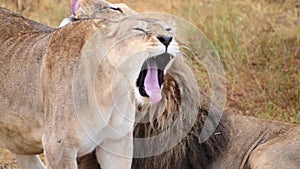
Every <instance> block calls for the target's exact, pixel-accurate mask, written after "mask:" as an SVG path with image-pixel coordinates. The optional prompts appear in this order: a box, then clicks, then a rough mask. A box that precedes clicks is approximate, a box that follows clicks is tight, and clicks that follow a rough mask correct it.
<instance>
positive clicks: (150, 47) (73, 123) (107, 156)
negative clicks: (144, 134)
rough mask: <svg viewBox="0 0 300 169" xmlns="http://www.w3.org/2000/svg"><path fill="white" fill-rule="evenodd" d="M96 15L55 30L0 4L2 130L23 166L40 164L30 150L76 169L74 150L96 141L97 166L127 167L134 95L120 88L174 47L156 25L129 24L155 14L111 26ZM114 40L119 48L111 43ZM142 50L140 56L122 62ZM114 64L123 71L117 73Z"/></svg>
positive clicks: (84, 151) (131, 83) (87, 149)
mask: <svg viewBox="0 0 300 169" xmlns="http://www.w3.org/2000/svg"><path fill="white" fill-rule="evenodd" d="M97 21H99V20H86V21H82V22H76V23H72V24H69V25H68V26H66V27H64V28H62V29H53V28H49V27H47V26H43V25H41V24H38V23H35V22H33V21H30V20H28V19H25V18H23V17H21V16H18V15H16V14H14V13H12V12H10V11H8V10H5V9H3V8H0V26H1V27H0V31H1V35H0V37H1V38H0V43H1V44H3V45H1V47H0V49H1V53H0V57H1V58H0V64H1V68H0V71H1V72H0V77H1V79H3V80H2V81H1V83H0V87H1V92H0V98H1V101H0V116H1V119H0V136H1V139H2V140H4V142H5V144H6V145H7V147H8V149H9V150H11V151H12V152H13V153H15V155H16V159H17V161H18V162H19V163H20V165H21V166H22V168H44V165H43V164H42V163H41V162H40V160H39V159H38V158H37V156H30V155H35V154H39V153H42V152H43V151H44V153H45V158H46V163H47V168H48V169H50V168H77V163H76V157H77V156H82V155H85V154H87V153H89V152H90V151H92V150H94V149H95V148H96V151H97V155H98V161H99V162H100V163H101V166H102V167H103V168H130V166H131V161H132V160H131V157H132V153H133V147H132V146H133V144H132V132H133V122H134V116H135V115H134V114H135V110H134V109H133V107H134V106H132V105H134V104H133V103H134V100H135V98H134V97H130V99H128V97H126V95H125V94H127V93H128V92H129V93H134V91H136V90H135V88H136V87H139V86H136V82H135V81H134V80H136V79H137V77H135V76H137V75H138V74H137V72H139V71H141V67H142V65H143V62H144V61H145V60H146V59H147V58H148V57H151V56H156V55H159V54H161V53H164V52H169V51H170V52H174V51H177V50H178V49H177V47H176V42H175V41H174V40H173V41H169V42H170V43H169V44H168V45H169V46H166V45H164V44H162V43H161V41H160V40H159V39H158V38H157V37H158V33H159V34H163V33H166V32H167V31H164V27H163V26H162V25H161V24H155V26H154V27H151V28H153V29H149V30H151V31H152V33H151V35H152V36H148V35H146V34H144V33H143V32H141V31H138V32H137V31H133V28H135V27H136V26H138V25H139V24H138V23H142V25H144V26H147V25H148V24H149V26H150V25H151V22H152V21H153V20H152V21H144V20H143V19H140V18H134V19H128V20H124V21H122V22H121V23H120V24H121V25H122V26H120V25H118V24H113V25H110V26H111V27H110V28H109V29H105V28H106V26H108V24H106V25H105V24H104V23H105V22H97ZM153 22H155V21H153ZM120 27H122V29H120ZM124 27H127V28H126V29H123V28H124ZM101 28H103V29H105V30H104V32H102V31H98V30H99V29H101ZM97 31H98V32H97ZM141 33H143V34H141ZM137 35H138V36H137ZM127 38H128V39H127ZM124 39H126V40H127V41H124ZM88 40H89V42H88ZM91 41H92V42H91ZM118 41H120V42H118ZM103 42H105V43H103ZM117 42H118V45H119V46H124V47H119V46H118V45H116V46H117V47H115V48H112V49H110V48H111V47H112V44H116V43H117ZM133 46H134V47H135V48H134V50H132V49H131V48H132V47H133ZM109 49H110V50H109ZM173 49H174V50H173ZM140 50H141V51H142V52H143V54H144V55H141V56H140V55H138V56H139V57H138V59H139V62H136V64H132V65H131V66H130V67H129V69H128V67H125V68H124V67H122V65H120V62H121V63H122V61H126V59H129V58H130V57H131V56H135V55H134V54H135V53H137V52H140ZM101 52H103V53H101ZM106 52H108V53H106ZM152 54H153V55H152ZM172 54H173V53H172ZM174 54H175V55H176V52H175V53H174ZM135 57H136V56H135ZM162 57H163V56H162ZM168 59H169V57H168ZM100 61H102V62H103V63H101V64H100ZM98 64H99V67H98ZM93 66H94V67H93ZM125 66H127V65H126V64H125ZM92 67H93V69H92ZM117 68H118V69H125V70H124V72H121V73H122V74H120V75H119V74H118V71H120V70H118V69H117ZM93 70H96V71H95V72H92V71H93ZM74 72H75V73H74ZM76 73H77V74H76ZM93 73H94V74H93ZM74 74H75V75H77V77H74ZM95 75H96V76H95ZM95 77H96V78H95ZM76 78H77V79H76ZM81 78H83V79H81ZM126 78H128V79H126ZM74 79H75V80H74ZM120 82H122V83H120ZM145 83H146V82H145ZM128 86H129V88H128ZM128 90H129V91H128ZM93 91H94V92H93ZM124 92H125V93H124ZM136 95H139V93H135V95H134V96H136ZM113 96H114V97H115V98H113ZM141 97H142V96H141ZM93 98H96V100H95V102H96V104H94V102H93V103H90V101H91V100H92V99H93ZM146 100H147V98H146ZM114 102H115V103H118V107H116V105H114V104H115V103H114ZM76 104H77V105H76ZM95 105H99V107H100V108H98V107H96V106H95ZM100 146H101V147H100ZM104 149H105V150H104ZM124 157H126V158H124Z"/></svg>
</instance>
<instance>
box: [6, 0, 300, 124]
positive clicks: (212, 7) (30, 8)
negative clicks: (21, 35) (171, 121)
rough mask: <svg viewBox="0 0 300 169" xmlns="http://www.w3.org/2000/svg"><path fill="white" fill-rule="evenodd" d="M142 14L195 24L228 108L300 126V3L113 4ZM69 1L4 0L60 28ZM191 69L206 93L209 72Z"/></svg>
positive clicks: (146, 0)
mask: <svg viewBox="0 0 300 169" xmlns="http://www.w3.org/2000/svg"><path fill="white" fill-rule="evenodd" d="M111 2H113V3H120V2H123V3H127V4H128V5H129V6H130V7H131V8H133V9H135V10H137V11H139V12H144V11H151V12H152V11H155V12H166V13H171V14H174V15H177V16H180V17H183V18H185V19H186V20H188V21H190V22H192V23H193V24H195V25H196V26H197V27H198V28H199V29H200V30H201V31H203V32H204V33H205V34H206V35H207V36H208V38H209V39H210V40H211V41H212V43H213V44H214V46H215V48H216V49H217V50H218V52H219V54H220V57H221V60H222V63H223V65H224V66H225V71H226V79H227V105H226V109H227V110H230V111H231V112H234V113H239V114H244V115H251V116H256V117H260V118H267V119H275V120H280V121H285V122H292V123H298V124H300V96H299V95H300V91H299V89H300V73H299V70H300V1H299V0H166V1H160V0H139V1H136V0H124V1H120V0H111ZM69 3H70V1H69V0H0V6H1V7H5V8H8V9H11V10H13V11H16V12H18V13H20V14H22V15H24V16H26V17H28V18H30V19H33V20H35V21H38V22H41V23H44V24H46V25H50V26H53V27H57V25H59V23H60V21H61V20H62V19H63V18H65V17H66V16H69V15H70V13H71V12H70V8H69ZM191 66H192V67H193V69H194V71H195V72H196V73H197V78H198V81H199V83H200V86H202V87H203V88H204V89H207V88H208V86H209V79H208V77H207V75H206V73H205V72H206V71H205V68H203V67H202V66H201V65H199V64H198V63H196V62H191Z"/></svg>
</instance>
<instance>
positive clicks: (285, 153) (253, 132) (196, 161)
mask: <svg viewBox="0 0 300 169" xmlns="http://www.w3.org/2000/svg"><path fill="white" fill-rule="evenodd" d="M193 78H194V77H193V75H192V74H191V72H190V69H189V67H188V66H187V65H186V64H185V63H184V62H182V61H179V60H175V61H174V63H173V65H172V66H171V67H170V69H169V71H168V73H167V75H166V79H165V86H164V89H163V92H164V96H165V99H166V104H159V105H157V106H152V107H151V108H146V109H145V110H144V111H145V112H137V114H139V113H141V114H147V113H148V114H153V113H158V114H160V115H159V118H158V119H156V120H155V121H152V122H150V123H138V124H136V126H135V129H134V136H135V137H142V138H147V137H151V136H154V135H157V134H158V133H161V132H162V131H163V130H164V129H166V128H167V127H168V125H169V123H171V122H172V121H173V120H174V119H176V117H178V116H179V114H183V116H184V114H186V113H191V111H196V112H197V113H198V117H197V119H196V122H195V123H194V124H193V127H192V129H191V130H190V131H189V133H188V134H187V135H186V136H185V137H184V138H183V139H182V140H181V141H180V142H179V143H178V144H177V145H176V146H175V147H173V148H172V149H170V150H168V151H166V152H164V153H162V154H160V155H156V156H153V157H147V158H135V159H134V160H133V166H132V168H134V169H166V168H168V169H176V168H177V169H186V168H190V169H192V168H195V169H196V168H197V169H198V168H199V169H208V168H212V169H223V168H224V169H247V168H251V169H276V168H280V169H298V168H299V166H300V127H299V126H297V125H293V124H288V123H281V122H275V121H267V120H261V119H257V118H253V117H246V116H241V115H235V114H229V113H226V112H224V113H223V116H222V118H221V120H220V123H219V124H218V127H217V129H216V130H215V132H214V134H213V135H212V136H211V137H210V138H209V139H208V140H207V141H205V142H204V143H200V141H199V137H200V133H201V132H205V131H202V126H203V124H204V121H205V120H209V121H210V123H217V122H218V121H216V120H214V119H213V118H212V119H207V117H208V116H207V115H208V113H212V114H217V113H220V111H222V110H220V109H219V108H217V106H215V105H214V104H213V103H211V101H210V99H209V98H208V97H207V96H206V95H205V93H203V92H201V91H200V97H198V98H196V97H197V96H195V95H194V93H197V90H198V87H197V86H196V85H197V84H195V83H190V81H192V79H193ZM179 86H181V87H180V88H179ZM195 100H198V102H197V103H195ZM193 104H197V105H196V107H195V105H193ZM170 112H172V114H170ZM147 117H149V116H147ZM209 117H214V116H209ZM189 120H191V121H193V119H189ZM186 123H188V121H186ZM179 130H180V129H179ZM170 139H172V138H171V137H170ZM161 142H166V143H167V142H168V141H167V140H161ZM140 146H146V145H134V150H135V152H136V153H137V152H138V151H139V149H140V148H141V147H140ZM147 146H149V145H147ZM150 147H152V148H153V149H155V147H156V145H155V144H153V145H151V144H150ZM150 149H151V148H150ZM94 160H95V157H94V154H93V153H91V154H89V155H86V156H85V157H82V158H80V159H79V168H80V169H97V168H100V166H98V165H97V163H95V161H94ZM93 161H94V163H93Z"/></svg>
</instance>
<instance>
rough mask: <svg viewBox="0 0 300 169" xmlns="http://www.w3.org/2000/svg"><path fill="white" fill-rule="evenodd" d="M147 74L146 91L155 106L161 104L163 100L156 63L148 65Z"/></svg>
mask: <svg viewBox="0 0 300 169" xmlns="http://www.w3.org/2000/svg"><path fill="white" fill-rule="evenodd" d="M147 69H148V70H147V74H146V78H145V81H144V86H145V91H146V93H147V94H148V96H149V98H150V100H151V102H152V103H153V104H155V103H157V102H159V101H160V100H161V98H162V96H161V91H160V87H159V84H158V71H157V64H156V62H152V63H151V64H150V63H149V62H148V63H147Z"/></svg>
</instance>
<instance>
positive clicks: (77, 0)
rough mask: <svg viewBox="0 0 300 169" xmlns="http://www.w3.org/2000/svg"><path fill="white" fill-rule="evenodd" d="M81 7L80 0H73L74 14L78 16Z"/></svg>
mask: <svg viewBox="0 0 300 169" xmlns="http://www.w3.org/2000/svg"><path fill="white" fill-rule="evenodd" d="M79 7H80V0H71V9H72V14H73V15H74V16H76V12H77V10H78V9H79Z"/></svg>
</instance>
